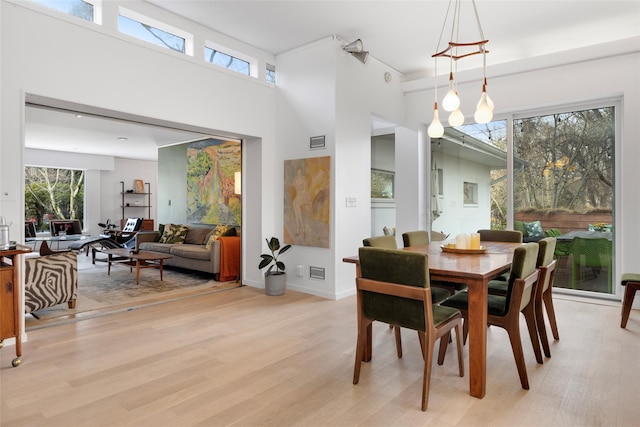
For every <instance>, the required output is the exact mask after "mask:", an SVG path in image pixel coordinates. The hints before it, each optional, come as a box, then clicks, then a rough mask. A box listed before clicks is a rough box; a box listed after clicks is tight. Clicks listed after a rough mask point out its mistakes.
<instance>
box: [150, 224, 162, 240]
mask: <svg viewBox="0 0 640 427" xmlns="http://www.w3.org/2000/svg"><path fill="white" fill-rule="evenodd" d="M162 234H164V224H159V225H158V233H157V234H156V238H155V239H153V241H154V242H159V241H160V239H162Z"/></svg>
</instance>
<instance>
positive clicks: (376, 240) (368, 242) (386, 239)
mask: <svg viewBox="0 0 640 427" xmlns="http://www.w3.org/2000/svg"><path fill="white" fill-rule="evenodd" d="M362 244H363V245H364V246H373V247H375V248H387V249H398V244H397V243H396V236H392V235H385V236H375V237H368V238H366V239H364V240H362Z"/></svg>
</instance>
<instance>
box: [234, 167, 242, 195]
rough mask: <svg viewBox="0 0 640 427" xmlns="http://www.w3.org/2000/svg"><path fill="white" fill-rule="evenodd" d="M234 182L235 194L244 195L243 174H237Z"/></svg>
mask: <svg viewBox="0 0 640 427" xmlns="http://www.w3.org/2000/svg"><path fill="white" fill-rule="evenodd" d="M233 180H234V186H233V192H234V193H236V194H242V172H236V173H235V174H233Z"/></svg>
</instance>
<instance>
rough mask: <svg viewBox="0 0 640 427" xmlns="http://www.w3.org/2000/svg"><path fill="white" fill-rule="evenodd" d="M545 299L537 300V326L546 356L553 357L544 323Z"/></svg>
mask: <svg viewBox="0 0 640 427" xmlns="http://www.w3.org/2000/svg"><path fill="white" fill-rule="evenodd" d="M542 305H543V301H542V298H541V299H540V301H536V305H535V308H534V309H535V312H536V326H537V327H538V334H539V335H540V343H541V344H542V351H544V355H545V356H546V357H551V348H550V347H549V338H548V337H547V325H545V323H544V313H543V312H542Z"/></svg>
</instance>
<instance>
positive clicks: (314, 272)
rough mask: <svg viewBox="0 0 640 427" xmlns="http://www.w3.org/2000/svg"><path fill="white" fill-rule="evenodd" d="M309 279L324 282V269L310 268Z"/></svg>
mask: <svg viewBox="0 0 640 427" xmlns="http://www.w3.org/2000/svg"><path fill="white" fill-rule="evenodd" d="M309 277H310V278H312V279H320V280H324V268H322V267H312V266H310V267H309Z"/></svg>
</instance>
